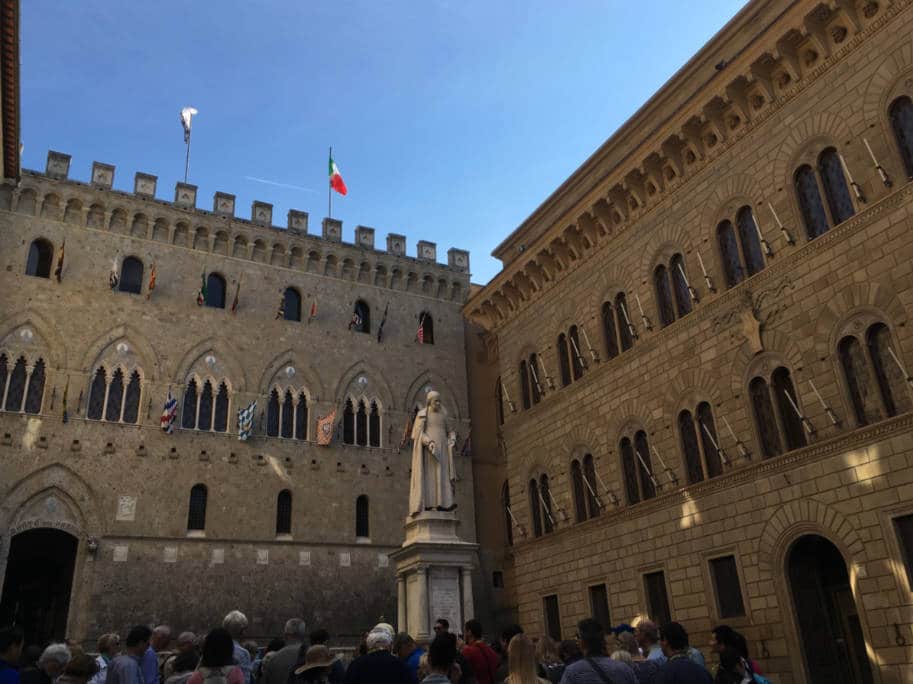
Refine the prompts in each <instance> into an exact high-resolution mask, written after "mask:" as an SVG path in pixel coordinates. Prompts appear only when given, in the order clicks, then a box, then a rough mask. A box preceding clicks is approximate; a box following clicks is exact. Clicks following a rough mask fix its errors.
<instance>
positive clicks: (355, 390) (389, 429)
mask: <svg viewBox="0 0 913 684" xmlns="http://www.w3.org/2000/svg"><path fill="white" fill-rule="evenodd" d="M69 165H70V159H69V157H68V156H66V155H63V154H58V153H54V152H51V153H49V155H48V164H47V169H46V171H45V172H44V173H36V172H28V171H26V172H23V174H22V178H21V181H20V182H19V184H18V185H5V186H3V187H0V254H2V255H3V256H2V261H3V266H4V268H2V270H0V394H2V397H0V406H2V410H0V436H2V439H0V577H5V583H4V585H3V586H4V588H3V593H2V596H0V614H2V615H0V622H7V621H8V620H10V619H12V617H13V616H16V619H17V621H18V622H19V623H21V624H24V625H25V626H26V629H27V631H29V638H30V641H41V640H43V639H47V638H50V637H55V638H60V637H63V636H64V635H67V636H69V637H71V638H74V639H77V640H85V641H87V643H94V639H96V638H97V637H98V636H99V635H100V634H101V633H103V632H107V631H112V630H114V631H120V632H123V631H124V630H125V629H126V628H127V627H129V625H131V624H133V623H136V622H138V621H142V622H150V623H161V622H165V623H168V624H171V625H173V626H174V627H175V629H191V630H195V631H202V630H205V629H207V628H208V627H211V626H212V625H214V624H217V623H218V622H219V621H220V620H221V616H223V615H224V614H225V613H226V612H227V611H228V610H231V609H234V608H239V609H241V610H242V611H244V612H245V613H246V614H247V616H248V618H249V619H250V621H251V626H250V628H249V630H248V631H249V634H250V636H251V637H254V638H261V639H262V638H266V637H271V636H275V635H277V634H280V633H281V631H282V625H283V624H284V621H285V620H287V619H288V618H289V617H293V616H301V617H304V618H305V619H306V620H307V622H308V624H309V625H310V626H312V627H313V626H317V625H325V626H327V627H328V628H329V629H331V631H332V632H333V633H334V635H335V636H336V638H337V640H338V641H337V643H339V640H341V641H343V642H345V641H352V640H355V639H357V638H358V635H360V634H361V633H362V632H363V630H364V629H365V628H366V627H369V626H370V625H372V624H374V623H376V622H377V621H378V619H380V618H381V617H385V618H386V619H388V620H392V619H395V615H396V613H395V610H396V592H395V581H394V577H393V568H392V567H390V564H389V562H388V558H387V554H388V553H389V552H391V551H392V550H394V549H396V548H397V547H399V545H400V544H401V543H402V538H403V537H402V525H403V520H404V518H405V516H406V513H407V510H406V509H407V500H408V488H409V477H410V466H411V463H410V460H411V454H410V449H409V448H408V447H406V448H402V449H400V445H401V444H402V442H403V439H404V431H405V429H406V426H407V424H408V425H409V426H410V427H411V419H412V416H413V412H414V410H415V409H416V408H417V407H418V406H419V405H422V406H423V405H424V397H425V394H426V392H427V390H428V389H430V388H433V389H436V390H438V391H440V392H441V393H442V397H443V400H444V404H445V406H446V407H447V409H448V410H449V411H450V413H451V415H452V418H453V419H454V422H455V423H456V424H457V425H458V433H459V437H458V440H459V442H458V444H459V447H462V445H463V444H464V443H465V441H466V440H467V439H468V436H469V403H468V397H467V392H466V367H465V352H464V345H465V340H464V335H463V319H462V314H461V306H462V303H463V302H464V300H465V299H466V296H467V295H468V290H469V255H468V253H467V252H465V251H462V250H457V249H451V250H449V251H448V254H447V256H448V262H447V264H446V265H443V264H440V263H438V262H437V260H436V256H437V255H436V246H435V245H434V244H433V243H430V242H422V241H420V242H418V245H417V254H418V256H417V257H411V256H407V255H406V238H405V236H402V235H390V236H389V237H388V238H387V243H386V249H385V250H383V249H378V248H377V247H376V246H375V241H374V240H375V238H374V235H375V233H374V230H373V229H372V228H367V227H363V226H359V227H357V228H356V229H355V235H354V238H355V239H354V242H351V243H350V242H347V241H344V240H343V231H342V224H341V223H340V222H339V221H336V220H332V219H325V220H324V221H323V222H322V226H321V228H322V230H321V235H319V236H318V235H313V234H309V233H308V216H307V214H306V213H304V212H300V211H291V212H289V216H288V226H287V228H277V227H275V226H274V225H273V220H272V218H273V217H272V207H271V206H270V205H269V204H266V203H262V202H255V203H254V204H253V207H252V212H251V218H250V219H249V220H248V219H242V218H239V217H238V216H237V215H236V213H235V206H234V204H235V198H234V197H233V196H231V195H228V194H225V193H216V195H215V198H214V201H213V209H212V211H205V210H201V209H198V208H197V198H196V188H195V187H193V186H191V185H185V184H178V185H177V187H176V190H175V197H174V201H173V202H169V201H162V200H161V199H158V198H157V197H156V194H157V193H156V179H155V177H153V176H149V175H147V174H141V173H138V174H136V177H135V187H134V191H133V192H132V193H128V192H122V191H119V190H116V189H113V187H112V186H113V180H114V173H115V169H114V168H113V167H112V166H109V165H106V164H100V163H95V164H93V168H92V175H91V179H90V182H88V183H84V182H77V181H74V180H71V179H69V178H68V176H69ZM153 271H154V276H153ZM58 272H59V278H58V277H57V273H58ZM201 274H202V275H201ZM115 280H116V284H115ZM153 280H154V287H153V282H152V281H153ZM204 281H205V282H206V285H207V287H206V293H205V298H204V303H203V305H198V303H197V297H198V295H199V294H200V290H201V289H202V287H201V286H202V282H204ZM235 303H237V306H236V307H235ZM233 309H234V310H233ZM419 327H421V328H422V331H423V343H421V344H420V343H419V342H418V340H417V333H418V329H419ZM380 328H382V335H381V334H380ZM169 396H173V398H174V399H175V400H176V411H177V416H176V422H175V424H174V432H173V434H166V432H165V431H163V430H162V428H161V425H160V418H161V416H162V413H163V408H164V405H165V402H166V400H167V398H168V397H169ZM254 401H256V409H255V410H254V411H253V413H252V426H251V427H252V435H251V436H250V438H249V439H247V440H246V441H240V440H239V438H238V437H239V435H238V432H239V425H238V420H237V418H238V411H239V409H243V408H246V407H248V406H250V405H251V403H252V402H254ZM347 409H348V412H349V415H346V413H347ZM334 410H335V411H336V412H337V413H336V420H335V430H336V437H335V439H334V441H333V443H332V444H331V445H330V446H319V445H318V444H317V442H316V440H317V438H318V432H317V422H318V419H319V418H320V417H323V416H327V415H330V414H331V413H332V412H333V411H334ZM459 447H458V448H459ZM457 460H458V464H457V468H458V471H459V475H460V477H461V481H460V483H459V487H458V490H457V493H458V498H457V501H458V505H459V508H458V513H459V516H460V520H461V522H462V525H461V529H460V533H461V535H462V536H463V537H464V538H465V539H466V540H467V541H475V529H474V515H473V473H472V467H471V463H470V460H469V457H468V448H467V449H465V450H463V453H462V455H461V456H459V457H458V459H457ZM466 570H467V571H472V569H470V568H467V569H466Z"/></svg>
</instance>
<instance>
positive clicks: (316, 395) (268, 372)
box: [256, 349, 324, 401]
mask: <svg viewBox="0 0 913 684" xmlns="http://www.w3.org/2000/svg"><path fill="white" fill-rule="evenodd" d="M286 366H292V367H293V368H294V369H295V375H294V377H293V378H292V379H290V380H286V381H285V382H286V383H287V384H292V385H295V386H296V387H302V388H306V389H307V390H308V392H309V393H310V396H309V397H308V398H309V399H310V400H311V401H320V397H322V396H323V393H324V384H323V380H322V379H321V377H320V373H319V372H318V371H317V369H316V368H315V367H314V366H312V365H310V364H308V363H304V362H301V358H300V356H299V355H298V354H296V353H295V351H294V350H292V349H287V350H286V351H284V352H282V353H280V354H277V355H276V356H275V357H273V360H272V361H271V362H270V363H269V364H267V366H266V369H265V370H264V371H263V374H262V375H261V376H260V380H259V381H258V382H257V387H256V391H257V392H258V393H260V394H262V395H269V392H270V389H271V388H272V386H273V384H274V380H275V379H276V377H277V376H279V375H280V373H282V369H283V368H284V367H286ZM282 376H283V377H287V376H285V374H284V373H282Z"/></svg>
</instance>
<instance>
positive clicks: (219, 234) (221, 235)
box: [212, 230, 229, 256]
mask: <svg viewBox="0 0 913 684" xmlns="http://www.w3.org/2000/svg"><path fill="white" fill-rule="evenodd" d="M228 249H229V246H228V232H227V231H224V230H218V231H216V234H215V235H214V236H213V240H212V251H213V253H214V254H222V255H223V256H229V254H228Z"/></svg>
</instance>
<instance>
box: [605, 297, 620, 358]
mask: <svg viewBox="0 0 913 684" xmlns="http://www.w3.org/2000/svg"><path fill="white" fill-rule="evenodd" d="M602 336H603V337H604V338H605V355H606V359H614V358H615V357H616V356H618V331H617V326H616V324H615V308H614V307H613V306H612V302H605V303H603V305H602Z"/></svg>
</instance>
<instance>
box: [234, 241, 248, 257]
mask: <svg viewBox="0 0 913 684" xmlns="http://www.w3.org/2000/svg"><path fill="white" fill-rule="evenodd" d="M248 253H249V246H248V244H247V236H246V235H235V238H234V240H233V241H232V248H231V255H232V256H233V257H237V258H239V259H246V258H247V257H248Z"/></svg>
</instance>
